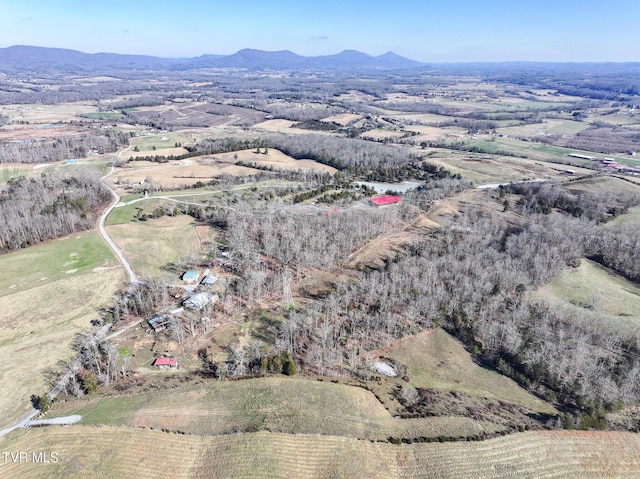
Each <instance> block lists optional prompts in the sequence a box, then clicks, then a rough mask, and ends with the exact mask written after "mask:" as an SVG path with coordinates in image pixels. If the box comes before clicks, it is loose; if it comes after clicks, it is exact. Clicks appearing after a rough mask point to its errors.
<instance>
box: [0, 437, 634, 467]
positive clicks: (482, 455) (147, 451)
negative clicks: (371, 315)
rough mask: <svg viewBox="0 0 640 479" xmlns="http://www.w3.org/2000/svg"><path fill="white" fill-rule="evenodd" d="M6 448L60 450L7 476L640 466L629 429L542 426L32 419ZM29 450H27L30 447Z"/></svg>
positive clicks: (17, 464) (3, 465) (15, 450)
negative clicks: (448, 434) (462, 432)
mask: <svg viewBox="0 0 640 479" xmlns="http://www.w3.org/2000/svg"><path fill="white" fill-rule="evenodd" d="M3 451H8V452H18V451H28V452H29V454H31V452H36V453H38V452H41V451H42V452H44V453H45V454H47V455H48V454H50V453H52V452H56V453H57V456H58V461H57V462H56V463H49V464H42V463H36V462H34V461H29V462H28V463H17V462H16V463H13V462H11V461H9V462H4V463H0V474H1V475H2V477H5V478H7V479H13V478H19V479H22V478H25V477H29V478H34V479H38V478H43V479H45V478H46V479H48V478H50V477H68V478H84V477H94V478H96V479H100V478H105V479H106V478H109V479H111V478H129V477H141V478H156V477H171V478H176V479H180V478H228V477H234V478H255V477H264V478H281V479H289V478H294V477H295V478H300V479H306V478H309V479H311V478H313V479H323V478H335V477H352V478H370V479H377V478H380V479H383V478H384V479H387V478H408V479H413V478H416V479H417V478H427V477H438V478H463V479H464V478H469V479H485V478H486V479H489V478H490V479H494V478H514V477H563V478H564V477H566V478H576V479H601V478H603V477H636V476H637V475H638V474H639V473H640V466H639V465H638V461H637V458H638V454H640V438H639V437H638V435H637V434H632V433H623V432H597V433H596V432H582V431H540V432H537V431H536V432H527V433H522V434H515V435H510V436H505V437H500V438H496V439H491V440H487V441H483V442H456V443H443V444H438V443H422V444H403V445H393V444H389V443H378V442H370V441H363V440H357V439H351V438H344V437H335V436H318V435H303V434H295V435H292V434H279V433H269V432H257V433H251V434H231V435H225V436H215V437H196V436H189V435H186V436H185V435H179V434H167V433H163V432H160V431H150V430H140V429H125V428H117V427H86V426H69V427H59V428H39V429H32V430H30V431H28V432H25V433H23V434H21V435H18V436H17V437H14V438H12V439H10V440H7V441H4V442H3ZM30 459H31V457H30Z"/></svg>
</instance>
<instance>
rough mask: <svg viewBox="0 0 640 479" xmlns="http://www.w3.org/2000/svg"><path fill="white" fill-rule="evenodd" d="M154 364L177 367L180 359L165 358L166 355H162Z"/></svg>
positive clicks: (163, 366) (162, 366)
mask: <svg viewBox="0 0 640 479" xmlns="http://www.w3.org/2000/svg"><path fill="white" fill-rule="evenodd" d="M153 365H154V366H159V367H161V368H163V369H164V368H177V367H178V360H177V359H169V358H164V357H160V358H156V360H155V362H154V363H153Z"/></svg>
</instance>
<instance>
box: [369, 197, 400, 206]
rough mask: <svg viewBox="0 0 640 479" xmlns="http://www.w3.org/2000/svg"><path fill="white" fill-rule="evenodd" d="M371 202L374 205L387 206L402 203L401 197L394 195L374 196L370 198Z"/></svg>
mask: <svg viewBox="0 0 640 479" xmlns="http://www.w3.org/2000/svg"><path fill="white" fill-rule="evenodd" d="M369 203H370V204H372V205H374V206H387V205H394V204H396V203H400V198H399V197H397V196H394V195H383V196H374V197H373V198H369Z"/></svg>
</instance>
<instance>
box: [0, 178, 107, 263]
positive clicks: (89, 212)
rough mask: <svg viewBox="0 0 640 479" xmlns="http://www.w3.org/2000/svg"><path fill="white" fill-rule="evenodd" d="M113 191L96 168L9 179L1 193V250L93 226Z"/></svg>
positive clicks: (24, 245)
mask: <svg viewBox="0 0 640 479" xmlns="http://www.w3.org/2000/svg"><path fill="white" fill-rule="evenodd" d="M110 198H111V193H110V192H109V189H108V188H107V187H106V186H105V185H104V184H103V183H102V182H101V180H100V177H99V175H98V173H97V172H95V171H92V170H81V171H74V172H73V173H49V174H43V175H41V176H40V177H31V178H25V177H19V178H16V179H12V180H9V182H8V184H7V188H6V189H5V191H3V192H2V193H0V224H2V225H3V227H2V228H0V251H3V252H7V251H11V250H15V249H20V248H25V247H27V246H30V245H33V244H36V243H40V242H42V241H46V240H50V239H53V238H57V237H59V236H64V235H68V234H71V233H74V232H76V231H82V230H86V229H90V228H93V226H94V224H95V219H96V217H97V216H98V214H99V212H100V208H101V207H102V206H104V204H105V203H106V202H107V201H109V199H110Z"/></svg>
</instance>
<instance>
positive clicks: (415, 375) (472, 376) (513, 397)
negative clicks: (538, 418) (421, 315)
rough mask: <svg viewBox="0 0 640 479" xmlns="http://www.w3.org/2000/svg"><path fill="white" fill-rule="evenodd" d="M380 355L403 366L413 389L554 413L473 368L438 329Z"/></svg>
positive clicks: (494, 376)
mask: <svg viewBox="0 0 640 479" xmlns="http://www.w3.org/2000/svg"><path fill="white" fill-rule="evenodd" d="M381 354H383V355H384V356H386V357H389V358H391V359H394V360H396V361H398V362H400V363H401V364H403V365H405V366H407V368H408V374H409V377H410V378H411V384H412V385H413V386H415V387H421V388H432V389H438V390H443V391H460V392H463V393H467V394H470V395H473V396H480V397H486V398H491V399H498V400H501V401H505V402H509V403H514V404H520V405H522V406H525V407H528V408H529V409H531V410H534V411H539V412H547V413H552V412H553V411H554V409H553V407H551V406H550V405H549V404H547V403H545V402H544V401H542V400H540V399H538V398H537V397H535V396H533V395H532V394H531V393H529V392H527V391H525V390H524V389H523V388H521V387H520V386H519V385H518V384H516V383H515V382H514V381H512V380H511V379H509V378H507V377H506V376H502V375H501V374H498V373H497V372H495V371H491V370H489V369H485V368H483V367H481V366H479V365H478V364H476V363H475V362H474V361H473V359H472V357H471V355H470V354H469V352H468V351H466V350H465V349H464V347H463V345H462V344H461V343H460V342H458V341H457V340H456V339H454V338H453V337H452V336H450V335H449V334H447V333H446V332H445V331H443V330H442V329H439V328H436V329H433V330H430V331H426V332H424V333H421V334H418V335H416V336H409V337H406V338H402V339H399V340H396V341H393V342H392V343H391V344H390V345H389V347H387V348H385V349H383V350H382V352H381Z"/></svg>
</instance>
